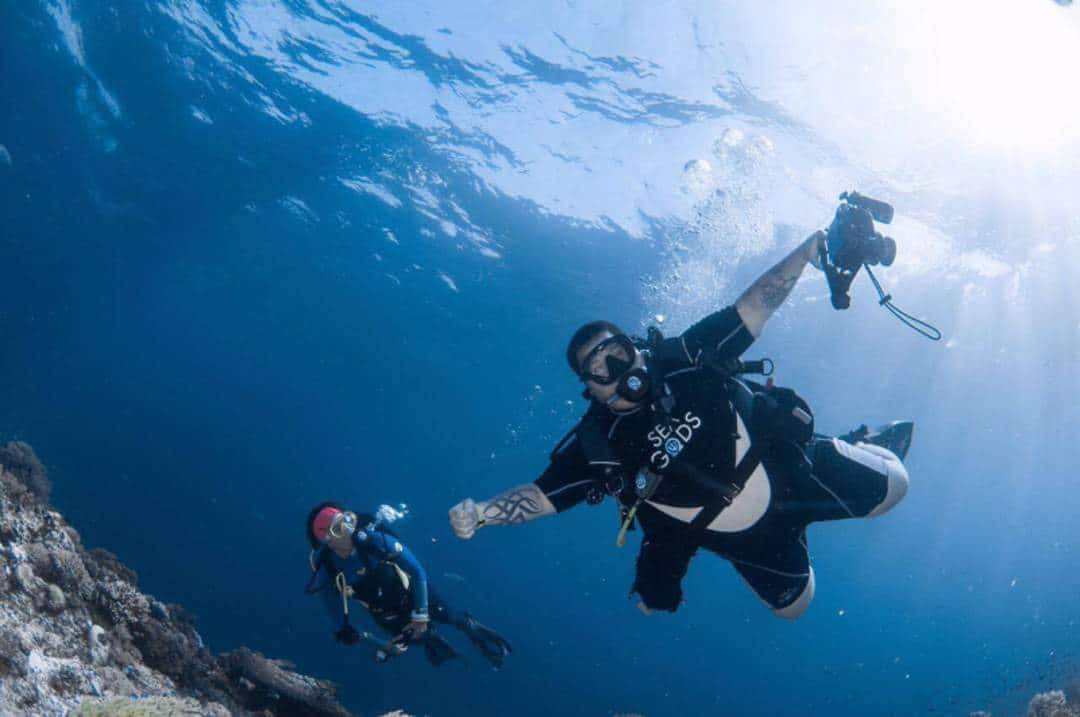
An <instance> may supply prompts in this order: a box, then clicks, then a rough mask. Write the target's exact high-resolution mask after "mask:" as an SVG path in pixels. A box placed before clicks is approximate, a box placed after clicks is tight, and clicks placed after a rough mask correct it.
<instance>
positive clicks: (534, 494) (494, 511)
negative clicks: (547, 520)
mask: <svg viewBox="0 0 1080 717" xmlns="http://www.w3.org/2000/svg"><path fill="white" fill-rule="evenodd" d="M542 497H543V493H541V492H540V489H539V488H537V487H536V486H531V485H528V486H522V487H520V488H515V489H514V490H511V491H508V492H506V493H503V494H502V495H497V496H495V497H494V498H492V499H491V500H490V501H489V502H488V504H487V505H485V506H484V511H483V519H484V522H485V523H488V524H491V525H501V524H506V525H514V524H517V523H524V522H526V521H529V520H532V519H534V518H538V517H540V516H541V515H543V514H544V512H545V511H544V504H543V501H542V500H541V498H542Z"/></svg>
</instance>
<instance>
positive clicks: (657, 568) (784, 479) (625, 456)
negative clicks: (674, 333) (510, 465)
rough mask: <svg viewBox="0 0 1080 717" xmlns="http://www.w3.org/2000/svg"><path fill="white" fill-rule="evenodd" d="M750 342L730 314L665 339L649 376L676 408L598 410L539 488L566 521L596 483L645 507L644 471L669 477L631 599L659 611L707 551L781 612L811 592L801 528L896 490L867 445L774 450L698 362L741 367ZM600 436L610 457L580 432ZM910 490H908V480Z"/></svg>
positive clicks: (646, 523)
mask: <svg viewBox="0 0 1080 717" xmlns="http://www.w3.org/2000/svg"><path fill="white" fill-rule="evenodd" d="M672 342H676V343H674V344H673V343H672ZM752 342H753V337H752V336H751V334H750V332H749V331H748V330H747V329H746V327H745V326H744V325H743V323H742V320H741V319H740V317H739V315H738V313H737V312H736V310H735V308H734V307H728V308H727V309H724V310H722V311H719V312H716V313H714V314H712V315H710V316H708V317H706V318H705V319H703V320H702V321H700V322H698V323H697V324H695V325H694V326H692V327H691V328H689V329H688V330H687V331H686V332H685V333H684V334H683V335H682V336H681V337H678V338H677V339H674V340H670V339H669V340H668V349H667V350H666V351H664V352H659V354H658V355H657V356H656V357H655V360H654V362H653V365H652V366H651V367H650V373H651V374H652V375H653V376H654V377H662V379H663V381H664V383H666V384H667V387H668V388H669V389H670V399H669V409H668V410H667V411H664V412H663V414H661V413H660V412H659V411H657V410H652V409H650V408H648V407H644V406H643V407H641V408H640V409H638V410H636V411H633V412H630V413H627V414H624V415H617V414H613V413H612V412H611V411H610V410H609V409H607V408H606V407H604V406H601V405H599V404H597V403H595V402H594V403H593V404H592V406H591V407H590V409H589V412H588V413H587V414H586V418H585V420H583V422H582V427H579V429H578V436H577V440H573V441H571V442H569V443H567V444H565V445H564V446H563V447H562V449H561V450H560V451H559V452H557V453H556V454H555V455H554V456H553V458H552V462H551V464H550V465H549V466H548V468H547V470H545V471H544V473H543V474H542V475H541V476H540V478H538V479H537V480H536V485H537V486H538V487H539V488H540V489H541V490H542V491H543V492H544V493H545V495H546V496H547V497H548V499H549V500H550V501H551V502H552V504H553V505H554V506H555V508H556V510H558V511H560V512H562V511H564V510H567V509H569V508H570V507H572V506H574V505H577V504H578V503H580V502H582V501H583V500H585V499H586V497H587V496H588V494H589V492H590V490H595V489H596V486H597V481H598V480H606V481H607V483H608V485H609V487H610V485H611V478H610V473H611V472H612V469H614V471H615V472H617V473H619V474H621V475H622V476H623V477H624V478H625V481H624V483H623V485H624V486H625V487H624V488H623V489H622V490H618V487H619V485H618V484H616V490H615V492H616V494H617V497H618V499H619V500H620V501H621V502H622V504H623V505H624V506H630V505H633V504H635V503H637V502H638V497H639V495H638V493H637V492H636V491H635V490H634V478H635V476H637V475H640V472H641V471H642V470H643V469H648V470H649V471H652V472H654V473H656V474H660V475H662V476H663V477H662V480H661V481H660V483H659V486H658V487H657V488H656V490H655V493H653V494H652V495H651V496H649V499H648V500H646V501H641V502H640V504H639V507H638V511H637V517H638V521H639V523H640V525H641V527H642V529H643V533H644V536H643V540H642V544H641V550H640V553H639V555H638V559H637V575H636V578H635V580H634V587H633V591H634V592H637V593H638V594H639V595H640V596H641V599H642V601H643V602H644V603H645V605H647V606H648V607H650V608H652V609H658V610H671V611H674V610H676V609H677V608H678V606H679V604H680V602H681V600H682V587H681V581H682V578H683V576H684V575H685V574H686V570H687V568H688V566H689V563H690V559H691V558H692V557H693V556H694V554H695V553H696V552H697V550H698V549H699V548H702V547H704V548H706V549H707V550H710V551H712V552H714V553H716V554H718V555H720V556H722V557H724V558H726V559H728V560H729V561H730V562H731V563H732V564H733V565H734V567H735V569H736V570H737V571H738V572H739V574H740V575H741V576H742V577H743V578H744V579H745V580H746V582H747V583H749V585H750V586H751V588H752V589H753V590H754V592H755V593H756V594H757V595H758V596H759V597H760V598H761V599H762V600H764V601H765V602H766V603H767V604H768V605H770V606H771V607H772V608H773V609H776V610H781V609H783V608H785V607H787V606H789V605H791V604H792V603H793V602H795V601H796V600H798V599H799V598H800V596H801V595H803V593H804V592H806V591H807V588H808V584H810V591H811V593H812V583H811V581H812V580H813V577H812V570H811V567H810V558H809V553H808V550H807V545H806V527H807V526H808V525H809V524H810V523H812V522H815V521H823V520H835V519H840V518H850V517H859V516H866V515H869V514H871V513H872V512H873V511H875V509H876V508H877V507H878V506H881V505H883V502H884V501H885V500H886V496H887V494H888V492H889V480H890V478H889V475H888V473H889V470H888V465H893V463H892V462H890V461H888V459H887V458H882V457H881V456H880V455H878V454H875V453H868V452H867V451H866V450H864V447H863V446H862V445H861V444H860V446H852V445H849V444H847V443H843V442H841V441H838V440H837V439H827V440H823V439H813V440H810V441H808V442H806V443H800V442H793V441H790V440H775V439H774V436H772V435H769V434H768V433H767V432H764V431H761V430H759V429H758V427H757V423H755V422H754V420H753V419H752V417H751V415H750V414H751V413H752V412H751V411H750V410H749V408H748V407H747V406H748V405H752V404H747V402H746V401H745V400H744V401H742V402H741V403H740V400H739V398H737V397H736V396H735V393H736V392H734V391H733V390H732V389H733V387H737V386H740V384H735V383H732V381H736V380H737V379H732V378H731V377H730V375H729V374H725V373H723V372H720V371H716V370H714V369H712V368H708V367H706V366H705V365H704V364H705V363H706V362H705V361H703V360H702V359H703V357H704V356H708V355H710V353H711V359H712V360H713V361H714V362H718V361H722V360H724V359H732V358H737V357H739V356H740V355H741V354H742V353H743V352H744V351H745V350H746V349H747V348H748V347H749V346H750V344H751V343H752ZM672 345H674V346H675V347H676V348H677V349H678V350H677V351H674V352H673V351H672V350H671V347H672ZM654 380H656V378H654ZM741 391H742V394H741V397H742V398H745V397H746V396H747V395H749V396H750V397H751V398H752V397H753V395H752V393H751V392H750V390H749V389H748V388H747V387H746V385H745V384H741ZM590 426H591V428H590ZM597 427H601V428H603V429H606V432H605V433H602V434H601V435H602V437H604V438H606V439H607V446H608V448H609V454H608V455H603V451H602V450H598V449H597V448H596V447H594V446H590V442H592V443H595V442H596V435H592V437H591V438H590V437H589V436H586V435H584V434H583V430H585V429H586V428H588V429H589V430H591V431H592V432H593V434H595V433H596V428H597ZM755 434H756V435H755ZM886 453H887V452H886ZM887 455H888V456H891V457H892V458H895V456H892V454H891V453H889V454H887ZM590 463H591V464H592V465H590ZM886 464H888V465H886ZM895 465H896V466H900V464H899V461H898V460H897V461H895ZM899 470H900V471H902V466H900V467H899ZM598 471H603V472H604V473H607V474H608V477H607V478H599V477H598ZM903 480H904V481H905V484H904V487H905V489H906V475H905V476H904V478H903ZM639 487H640V486H639Z"/></svg>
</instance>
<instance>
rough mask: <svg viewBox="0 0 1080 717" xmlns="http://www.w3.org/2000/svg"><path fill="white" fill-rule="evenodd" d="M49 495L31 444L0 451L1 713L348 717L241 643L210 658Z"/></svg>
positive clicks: (308, 680) (190, 626) (189, 630)
mask: <svg viewBox="0 0 1080 717" xmlns="http://www.w3.org/2000/svg"><path fill="white" fill-rule="evenodd" d="M48 497H49V479H48V476H47V473H46V471H45V469H44V467H43V466H42V464H41V462H40V461H39V460H38V459H37V456H35V455H34V451H33V449H31V448H30V446H28V445H27V444H25V443H9V444H7V446H4V447H0V714H2V715H24V714H25V715H66V714H74V715H81V716H83V717H90V716H91V715H214V716H225V715H259V717H264V716H269V715H289V716H290V717H291V716H293V715H295V716H297V717H348V715H349V714H350V713H349V712H348V711H347V710H346V709H345V708H344V707H343V706H341V705H340V704H339V703H338V702H337V699H336V694H335V693H336V687H335V686H334V685H333V684H332V683H330V682H327V681H325V680H318V679H315V678H312V677H308V676H306V675H302V674H299V673H297V672H294V671H293V670H292V666H291V665H289V664H287V663H285V662H281V661H278V660H272V659H268V658H266V657H263V656H262V655H260V654H259V653H257V652H253V651H252V650H248V649H245V648H241V649H239V650H234V651H232V652H227V653H225V654H222V655H214V654H212V653H211V652H210V651H209V650H207V649H206V647H205V646H204V645H203V641H202V638H200V636H199V633H198V631H197V630H196V629H195V625H194V621H193V620H192V618H191V617H190V615H188V614H187V612H186V611H184V610H183V608H181V607H180V606H178V605H165V604H163V603H161V602H159V601H158V600H155V599H154V598H153V597H151V596H149V595H146V594H144V593H142V592H141V591H140V590H139V589H138V577H137V576H136V574H135V573H134V572H133V571H131V570H130V569H128V568H127V567H125V566H124V565H123V564H122V563H121V562H120V561H119V560H118V559H117V558H116V556H114V555H113V554H111V553H109V552H107V551H105V550H100V549H98V550H87V549H86V548H85V547H83V545H82V542H81V540H80V538H79V534H78V533H77V532H76V531H75V530H74V529H73V528H72V527H71V526H69V525H68V524H67V523H66V522H65V520H64V518H63V516H61V515H60V514H59V513H57V512H56V511H54V510H52V508H51V507H50V505H49V503H48Z"/></svg>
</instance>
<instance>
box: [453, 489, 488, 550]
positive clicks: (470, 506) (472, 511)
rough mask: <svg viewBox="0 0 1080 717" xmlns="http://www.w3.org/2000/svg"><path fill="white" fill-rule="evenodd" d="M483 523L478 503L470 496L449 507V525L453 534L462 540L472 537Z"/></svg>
mask: <svg viewBox="0 0 1080 717" xmlns="http://www.w3.org/2000/svg"><path fill="white" fill-rule="evenodd" d="M483 525H484V520H483V517H482V516H481V515H480V504H477V502H476V501H475V500H473V499H472V498H466V499H465V500H463V501H461V502H460V503H458V504H457V505H455V506H454V507H453V508H451V509H450V527H451V528H453V529H454V535H456V536H457V537H459V538H461V539H462V540H468V539H469V538H471V537H473V534H474V533H475V532H476V531H477V530H478V529H479V528H480V527H482V526H483Z"/></svg>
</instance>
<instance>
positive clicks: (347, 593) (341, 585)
mask: <svg viewBox="0 0 1080 717" xmlns="http://www.w3.org/2000/svg"><path fill="white" fill-rule="evenodd" d="M334 587H336V588H337V589H338V592H339V593H341V609H342V610H344V611H345V616H346V617H348V615H349V598H350V597H351V596H352V592H353V589H352V588H351V587H350V586H349V583H348V582H346V581H345V573H338V574H337V575H335V576H334Z"/></svg>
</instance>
